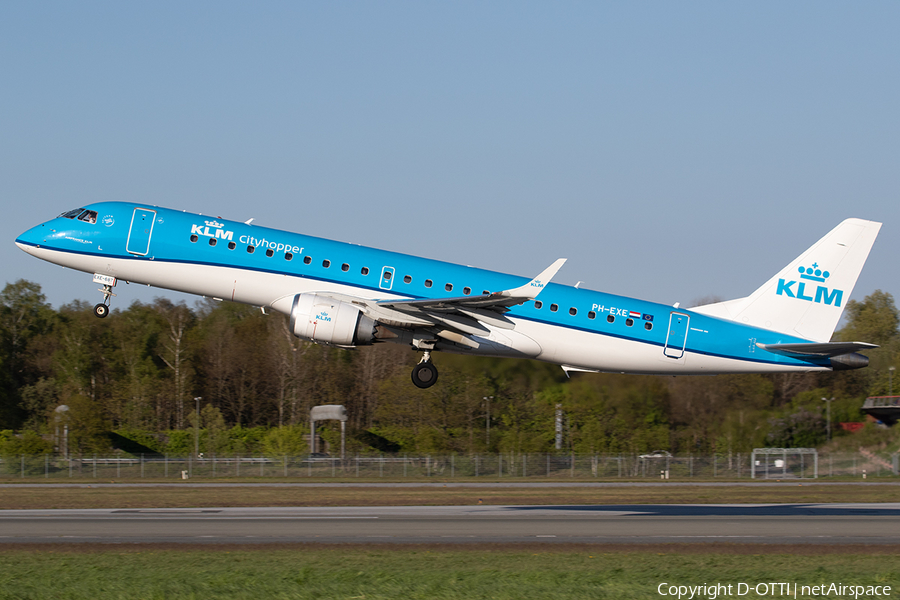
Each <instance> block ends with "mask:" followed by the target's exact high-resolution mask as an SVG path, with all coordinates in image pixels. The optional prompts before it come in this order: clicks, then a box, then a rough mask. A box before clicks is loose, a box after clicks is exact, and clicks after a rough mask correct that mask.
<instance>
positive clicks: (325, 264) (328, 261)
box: [322, 258, 331, 269]
mask: <svg viewBox="0 0 900 600" xmlns="http://www.w3.org/2000/svg"><path fill="white" fill-rule="evenodd" d="M322 266H323V267H325V268H326V269H327V268H328V267H330V266H331V261H330V260H328V259H327V258H326V259H325V260H323V261H322Z"/></svg>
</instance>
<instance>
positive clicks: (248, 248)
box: [247, 246, 256, 254]
mask: <svg viewBox="0 0 900 600" xmlns="http://www.w3.org/2000/svg"><path fill="white" fill-rule="evenodd" d="M254 252H256V247H255V246H247V254H253V253H254Z"/></svg>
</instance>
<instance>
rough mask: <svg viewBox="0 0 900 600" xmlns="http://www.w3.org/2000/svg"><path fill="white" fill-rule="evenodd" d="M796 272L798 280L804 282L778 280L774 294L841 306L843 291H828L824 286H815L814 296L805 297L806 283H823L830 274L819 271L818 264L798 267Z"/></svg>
mask: <svg viewBox="0 0 900 600" xmlns="http://www.w3.org/2000/svg"><path fill="white" fill-rule="evenodd" d="M798 270H799V271H800V279H805V280H806V281H799V282H798V281H785V280H784V279H779V280H778V291H777V292H776V293H777V294H778V295H779V296H787V297H789V298H797V299H798V300H806V301H807V302H817V303H819V304H827V305H828V306H832V305H834V306H837V307H840V306H841V300H843V299H844V292H843V290H830V291H829V289H828V288H827V287H825V286H824V285H817V286H816V291H815V296H811V295H807V291H806V284H807V281H815V282H818V283H825V280H826V279H828V277H829V276H830V275H831V273H829V272H828V271H823V270H821V269H819V265H818V263H813V266H812V267H800V268H799V269H798ZM795 285H796V286H797V287H796V288H795V287H794V286H795ZM810 286H812V284H810ZM809 293H810V294H812V293H813V292H812V290H810V292H809Z"/></svg>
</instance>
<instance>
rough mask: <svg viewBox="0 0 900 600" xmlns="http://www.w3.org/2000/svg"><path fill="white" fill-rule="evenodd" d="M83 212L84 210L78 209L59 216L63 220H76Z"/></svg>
mask: <svg viewBox="0 0 900 600" xmlns="http://www.w3.org/2000/svg"><path fill="white" fill-rule="evenodd" d="M83 212H84V209H83V208H76V209H75V210H70V211H67V212H64V213H63V214H61V215H59V217H60V218H61V219H74V218H75V217H77V216H78V215H80V214H81V213H83Z"/></svg>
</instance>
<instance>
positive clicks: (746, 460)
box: [0, 453, 898, 481]
mask: <svg viewBox="0 0 900 600" xmlns="http://www.w3.org/2000/svg"><path fill="white" fill-rule="evenodd" d="M756 459H757V464H756V465H755V471H756V478H757V479H761V478H763V477H762V473H766V474H767V475H768V477H767V478H768V479H781V480H784V479H812V478H856V479H866V478H869V479H871V478H877V477H895V476H897V467H898V457H897V455H896V454H894V455H889V454H885V455H884V456H879V455H874V454H868V455H863V454H858V453H840V454H838V453H834V454H819V455H818V460H817V464H813V462H812V461H811V460H810V459H809V458H807V459H806V461H805V462H804V461H803V458H802V457H800V458H798V459H796V460H789V461H788V462H787V463H776V462H774V461H776V460H778V458H777V457H773V458H771V459H766V458H763V459H762V460H763V461H766V460H772V461H773V462H772V463H770V464H769V465H768V468H767V467H766V465H765V464H763V463H762V462H760V457H759V456H757V457H756ZM752 470H753V469H751V454H750V453H733V454H725V455H714V456H696V455H687V456H670V457H666V456H639V455H624V454H620V455H609V454H594V455H584V454H511V453H504V454H473V455H459V454H455V455H411V454H410V455H402V454H401V455H396V454H392V455H376V456H372V455H359V456H351V457H348V458H345V459H343V460H342V459H340V458H328V457H309V456H297V457H292V456H275V457H273V456H252V457H248V456H240V457H239V456H228V457H209V456H206V457H200V458H197V457H194V456H166V455H152V456H149V455H145V456H136V457H122V456H100V455H91V456H80V457H70V458H62V457H59V456H54V455H51V454H41V455H13V456H10V455H6V456H2V457H0V479H2V480H7V481H9V480H22V479H44V480H65V479H102V480H107V481H110V480H111V481H115V480H121V479H129V480H133V479H154V480H159V479H194V478H200V479H227V478H241V479H261V478H262V479H292V480H294V479H314V478H317V479H323V478H325V479H327V478H339V479H343V480H346V479H355V478H360V479H369V480H371V479H392V480H404V479H411V480H412V479H416V480H427V479H438V480H441V481H446V480H471V479H484V480H492V481H493V480H499V479H503V480H545V481H546V480H580V481H584V480H617V479H622V480H681V481H684V480H691V479H703V480H715V479H722V480H735V479H737V480H740V479H750V478H751V471H752Z"/></svg>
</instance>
